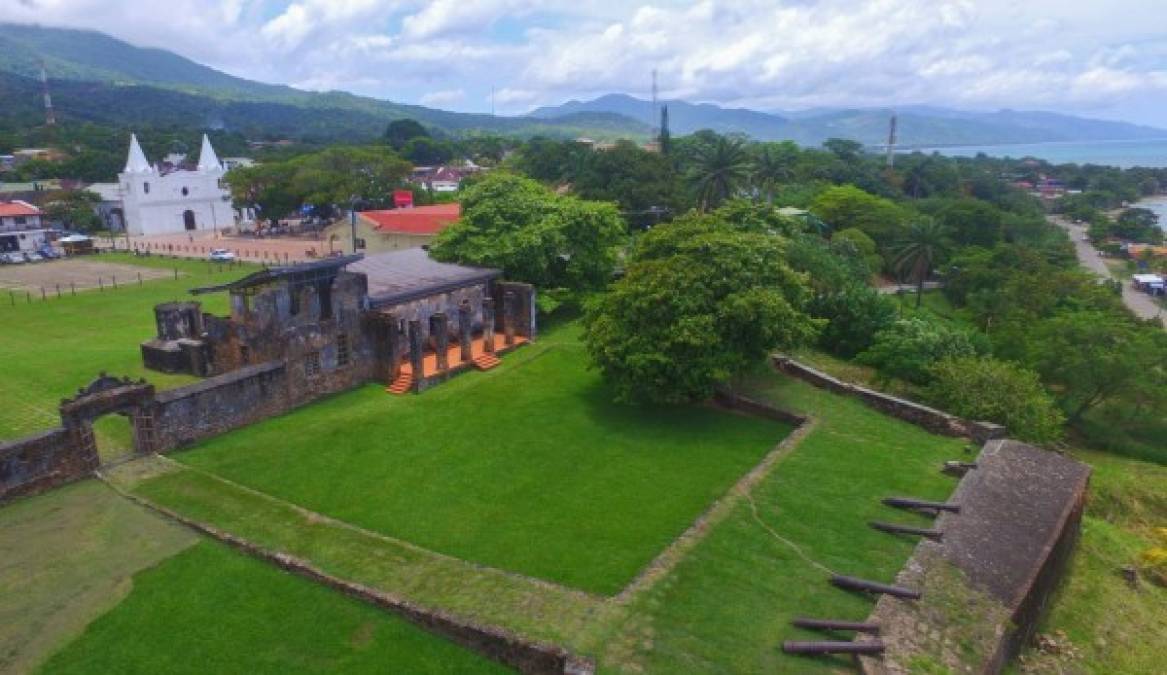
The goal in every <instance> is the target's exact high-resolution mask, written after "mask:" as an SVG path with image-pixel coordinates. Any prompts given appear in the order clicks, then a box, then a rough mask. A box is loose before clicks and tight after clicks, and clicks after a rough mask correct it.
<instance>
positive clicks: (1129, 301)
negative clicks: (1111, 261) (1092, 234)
mask: <svg viewBox="0 0 1167 675" xmlns="http://www.w3.org/2000/svg"><path fill="white" fill-rule="evenodd" d="M1050 222H1051V223H1053V224H1055V225H1057V226H1058V227H1060V228H1062V229H1063V230H1065V231H1066V234H1069V235H1070V241H1072V242H1074V251H1075V252H1077V254H1078V262H1080V263H1081V264H1082V266H1083V267H1085V268H1086V269H1088V270H1090V271H1091V272H1094V273H1095V274H1098V275H1099V276H1101V277H1104V278H1107V279H1110V278H1112V277H1113V275H1112V274H1111V273H1110V269H1109V268H1108V267H1107V266H1106V260H1105V259H1104V258H1103V257H1102V256H1100V255H1098V250H1097V249H1096V248H1094V246H1093V245H1092V244H1091V243H1090V242H1089V241H1088V240H1087V239H1086V227H1085V226H1084V225H1075V224H1074V223H1071V222H1069V221H1068V220H1066V219H1065V218H1061V217H1058V216H1050ZM1122 301H1123V303H1125V304H1126V306H1127V307H1128V308H1129V309H1130V310H1131V311H1132V312H1134V313H1135V315H1136V316H1139V317H1141V318H1144V319H1159V322H1160V323H1163V308H1162V307H1160V306H1159V305H1158V304H1156V303H1155V301H1154V300H1152V299H1151V296H1149V295H1147V294H1146V293H1141V292H1139V291H1136V290H1135V289H1134V288H1132V287H1131V285H1130V284H1129V283H1123V285H1122Z"/></svg>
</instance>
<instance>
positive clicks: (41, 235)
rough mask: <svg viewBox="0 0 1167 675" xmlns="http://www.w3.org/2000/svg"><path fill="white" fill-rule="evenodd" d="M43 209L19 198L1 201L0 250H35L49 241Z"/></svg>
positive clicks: (4, 251)
mask: <svg viewBox="0 0 1167 675" xmlns="http://www.w3.org/2000/svg"><path fill="white" fill-rule="evenodd" d="M48 233H49V230H48V228H47V227H45V224H44V223H43V222H42V221H41V210H40V209H38V208H37V207H35V206H33V205H32V204H29V203H28V202H22V201H20V200H19V199H18V200H15V201H10V202H7V201H0V252H2V253H11V252H21V251H35V250H37V249H39V248H41V247H42V246H44V245H46V244H47V243H48Z"/></svg>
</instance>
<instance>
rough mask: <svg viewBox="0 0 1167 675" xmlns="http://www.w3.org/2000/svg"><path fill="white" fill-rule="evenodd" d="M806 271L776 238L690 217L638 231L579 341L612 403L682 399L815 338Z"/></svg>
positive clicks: (703, 396)
mask: <svg viewBox="0 0 1167 675" xmlns="http://www.w3.org/2000/svg"><path fill="white" fill-rule="evenodd" d="M809 294H810V292H809V288H808V287H807V284H806V278H805V276H803V275H801V274H798V273H796V272H794V271H793V270H792V269H790V267H789V266H788V265H787V264H786V262H785V254H784V251H783V240H782V238H781V237H778V236H774V235H768V234H759V233H752V232H742V231H740V230H738V229H736V228H734V227H733V226H732V225H730V224H728V223H725V222H724V221H722V220H721V219H719V218H718V217H716V216H712V215H704V216H700V215H696V214H693V215H688V216H685V217H683V218H680V219H678V220H677V221H674V222H672V223H666V224H663V225H661V226H659V227H657V228H654V229H652V230H650V231H649V232H647V233H645V234H644V235H643V236H642V237H641V239H640V240H639V241H638V242H637V245H636V247H635V249H634V251H633V253H632V256H631V258H630V260H629V263H628V265H627V269H626V274H625V276H624V277H623V278H621V279H620V280H619V281H617V282H616V283H614V284H613V285H612V287H611V290H610V291H609V292H608V293H607V294H605V295H604V296H601V297H600V298H599V299H598V300H597V301H596V302H595V303H594V304H593V305H592V306H591V307H589V309H588V312H587V314H586V316H585V342H586V345H587V348H588V352H589V354H590V355H591V357H592V360H593V362H594V363H595V364H596V366H597V367H598V368H599V369H600V371H601V372H602V373H603V375H604V378H605V380H607V381H608V382H609V383H610V384H611V386H612V387H613V388H614V390H615V393H616V397H617V399H618V400H621V401H625V402H636V403H679V402H685V401H698V400H704V399H706V398H708V397H709V396H710V395H711V394H712V393H713V390H714V388H715V387H716V386H717V385H718V384H719V383H723V382H725V381H727V380H729V379H730V378H731V377H733V376H734V375H736V374H738V373H740V372H742V371H743V370H744V369H746V368H748V367H751V366H752V365H754V364H756V363H757V362H758V361H759V360H760V359H761V358H762V357H763V356H764V355H765V354H766V353H767V352H768V350H770V349H774V348H791V347H793V346H796V345H800V344H804V343H805V342H807V341H808V340H810V339H812V338H813V337H814V334H815V331H816V329H817V327H818V323H819V322H816V321H815V320H814V319H812V318H810V317H809V316H807V315H806V314H805V313H804V312H803V311H802V307H803V306H804V305H805V303H806V301H807V299H808V298H809Z"/></svg>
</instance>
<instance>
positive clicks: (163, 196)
mask: <svg viewBox="0 0 1167 675" xmlns="http://www.w3.org/2000/svg"><path fill="white" fill-rule="evenodd" d="M226 173H227V171H226V170H225V169H224V168H223V163H222V162H220V161H219V156H218V155H217V154H216V153H215V148H214V147H212V146H211V139H210V138H208V137H207V135H206V134H203V143H202V148H201V149H200V151H199V162H198V166H197V167H196V168H195V170H193V171H185V170H178V171H170V172H168V173H163V172H162V171H159V169H158V167H157V166H155V165H152V164H150V162H149V161H148V160H147V159H146V153H144V152H142V146H141V145H140V144H139V143H138V137H137V136H136V135H134V134H131V135H130V149H129V152H128V153H127V155H126V167H125V168H124V169H122V172H121V173H120V174H119V175H118V182H119V184H120V185H119V187H120V191H121V194H122V206H123V210H124V213H125V223H126V230H127V231H128V232H129V233H130V234H131V235H138V236H142V235H158V234H179V233H186V234H189V236H191V237H194V236H196V233H201V232H208V231H209V232H214V233H216V234H217V233H218V232H220V231H221V230H224V229H227V228H231V227H233V226H234V225H235V211H234V209H232V208H231V196H230V194H229V193H228V192H227V188H226V182H225V181H224V180H223V176H224V175H225V174H226Z"/></svg>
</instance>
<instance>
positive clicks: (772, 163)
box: [751, 145, 794, 204]
mask: <svg viewBox="0 0 1167 675" xmlns="http://www.w3.org/2000/svg"><path fill="white" fill-rule="evenodd" d="M793 176H794V172H793V171H791V169H790V158H789V157H788V156H784V155H783V154H782V153H779V152H778V150H777V149H776V148H775V147H774V146H772V145H763V146H762V149H761V150H760V151H759V152H758V155H757V156H756V157H754V162H753V167H752V172H751V178H752V179H753V183H754V187H755V188H757V190H758V191H759V192H761V193H762V194H764V195H766V203H767V204H773V203H774V190H775V188H776V187H777V186H778V185H780V184H781V183H785V182H788V181H789V180H790V179H791V178H793Z"/></svg>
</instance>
